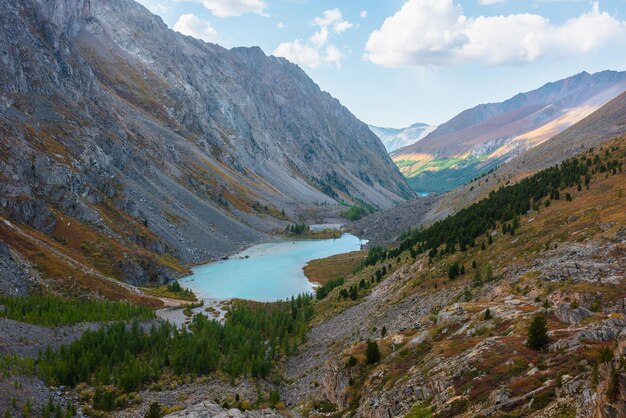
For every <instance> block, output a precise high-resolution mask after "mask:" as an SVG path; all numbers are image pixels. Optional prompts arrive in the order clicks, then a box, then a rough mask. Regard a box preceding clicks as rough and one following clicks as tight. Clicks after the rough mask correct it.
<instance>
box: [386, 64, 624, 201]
mask: <svg viewBox="0 0 626 418" xmlns="http://www.w3.org/2000/svg"><path fill="white" fill-rule="evenodd" d="M625 90H626V72H615V71H603V72H599V73H596V74H589V73H587V72H583V73H580V74H577V75H575V76H572V77H569V78H566V79H564V80H560V81H557V82H553V83H548V84H546V85H544V86H543V87H541V88H539V89H537V90H533V91H530V92H527V93H520V94H518V95H516V96H514V97H512V98H511V99H509V100H506V101H504V102H501V103H490V104H482V105H478V106H476V107H474V108H471V109H468V110H465V111H463V112H461V113H460V114H458V115H457V116H455V117H454V118H452V119H451V120H449V121H448V122H446V123H444V124H442V125H441V126H439V127H438V128H437V129H435V130H434V131H433V132H431V133H430V134H428V135H427V136H426V137H425V138H423V139H422V140H420V141H419V142H417V143H415V144H412V145H409V146H406V147H404V148H401V149H398V150H395V151H393V152H391V155H392V158H393V160H394V161H395V163H396V165H397V166H398V167H399V168H400V170H401V171H402V173H403V174H404V175H405V176H406V177H407V178H408V181H409V183H410V184H411V186H412V187H413V188H414V189H416V190H418V191H428V192H445V191H449V190H452V189H454V188H456V187H458V186H461V185H463V184H465V183H467V182H468V181H469V180H471V179H472V178H474V177H476V176H478V175H481V174H483V173H485V172H487V171H489V170H490V169H493V168H495V167H497V166H498V165H500V164H502V163H503V162H506V161H508V160H510V159H511V158H513V157H515V156H517V155H520V154H521V153H523V152H524V151H526V150H528V149H530V148H533V147H535V146H537V145H538V144H541V143H542V142H544V141H546V140H547V139H549V138H551V137H553V136H554V135H556V134H558V133H560V132H562V131H563V130H565V129H567V128H568V127H570V126H572V125H574V124H575V123H576V122H578V121H580V120H582V119H583V118H585V117H586V116H588V115H590V114H591V113H593V112H594V111H595V110H597V109H599V108H600V107H601V106H602V105H604V104H606V103H607V102H609V101H610V100H611V99H613V98H615V97H617V96H618V95H619V94H620V93H622V92H623V91H625Z"/></svg>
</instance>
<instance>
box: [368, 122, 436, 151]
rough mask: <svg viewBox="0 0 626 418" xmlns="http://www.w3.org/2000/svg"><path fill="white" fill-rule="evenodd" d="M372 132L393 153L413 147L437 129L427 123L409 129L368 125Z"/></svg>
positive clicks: (415, 124) (416, 124)
mask: <svg viewBox="0 0 626 418" xmlns="http://www.w3.org/2000/svg"><path fill="white" fill-rule="evenodd" d="M368 126H369V128H370V130H371V131H372V132H374V133H375V134H376V136H378V137H379V138H380V140H381V141H382V143H383V145H384V146H385V149H387V152H393V151H395V150H398V149H400V148H403V147H407V146H409V145H413V144H414V143H416V142H418V141H420V140H422V139H424V138H425V137H426V136H427V135H428V134H430V133H431V132H433V131H434V130H435V129H437V127H436V126H431V125H428V124H426V123H414V124H413V125H411V126H409V127H407V128H399V129H398V128H381V127H378V126H373V125H368Z"/></svg>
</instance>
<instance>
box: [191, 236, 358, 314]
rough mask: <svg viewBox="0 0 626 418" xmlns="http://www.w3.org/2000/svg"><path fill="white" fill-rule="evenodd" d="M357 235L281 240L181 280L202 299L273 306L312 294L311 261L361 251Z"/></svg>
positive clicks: (207, 266)
mask: <svg viewBox="0 0 626 418" xmlns="http://www.w3.org/2000/svg"><path fill="white" fill-rule="evenodd" d="M365 242H366V241H362V240H360V239H359V238H357V237H355V236H354V235H350V234H344V235H343V236H342V237H341V238H336V239H325V240H289V241H286V240H281V241H274V242H269V243H265V244H259V245H255V246H253V247H250V248H248V249H247V250H245V251H243V252H241V253H239V254H237V255H234V256H233V257H231V258H229V259H228V260H224V261H219V262H216V263H210V264H205V265H202V266H198V267H195V268H193V269H192V272H193V274H192V275H191V276H188V277H185V278H184V279H182V280H180V283H181V285H182V286H183V287H187V288H189V289H191V290H192V291H193V292H194V293H195V294H196V295H197V296H198V297H199V298H201V299H212V300H227V299H235V298H237V299H247V300H255V301H260V302H270V301H277V300H285V299H289V298H291V297H292V296H295V295H298V294H300V293H304V292H312V291H313V290H314V285H313V284H312V283H311V282H309V281H308V279H307V278H306V276H305V275H304V271H303V268H304V266H305V265H306V264H307V263H308V262H309V261H311V260H315V259H318V258H325V257H330V256H332V255H336V254H342V253H347V252H351V251H357V250H359V249H361V244H363V243H365Z"/></svg>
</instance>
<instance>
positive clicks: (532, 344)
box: [528, 316, 550, 350]
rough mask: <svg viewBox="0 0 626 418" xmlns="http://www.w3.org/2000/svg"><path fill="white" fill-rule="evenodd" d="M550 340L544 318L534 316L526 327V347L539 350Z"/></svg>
mask: <svg viewBox="0 0 626 418" xmlns="http://www.w3.org/2000/svg"><path fill="white" fill-rule="evenodd" d="M549 342H550V339H549V338H548V327H547V321H546V318H544V317H543V316H536V317H535V318H534V319H533V321H532V322H531V324H530V327H528V347H529V348H531V349H533V350H540V349H541V348H543V347H544V346H545V345H547V344H548V343H549Z"/></svg>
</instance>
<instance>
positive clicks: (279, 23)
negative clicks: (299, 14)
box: [276, 22, 285, 29]
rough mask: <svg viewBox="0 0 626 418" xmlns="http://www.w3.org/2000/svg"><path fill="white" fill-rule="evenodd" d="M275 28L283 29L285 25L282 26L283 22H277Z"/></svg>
mask: <svg viewBox="0 0 626 418" xmlns="http://www.w3.org/2000/svg"><path fill="white" fill-rule="evenodd" d="M276 27H277V28H278V29H285V24H284V23H283V22H278V23H277V24H276Z"/></svg>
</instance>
